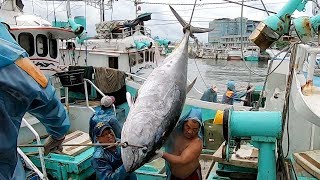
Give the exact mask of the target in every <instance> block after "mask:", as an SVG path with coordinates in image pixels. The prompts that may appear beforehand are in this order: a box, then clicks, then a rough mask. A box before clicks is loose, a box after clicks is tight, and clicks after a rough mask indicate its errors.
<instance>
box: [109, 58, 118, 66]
mask: <svg viewBox="0 0 320 180" xmlns="http://www.w3.org/2000/svg"><path fill="white" fill-rule="evenodd" d="M109 68H113V69H118V68H119V64H118V57H109Z"/></svg>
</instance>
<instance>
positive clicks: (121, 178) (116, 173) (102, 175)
mask: <svg viewBox="0 0 320 180" xmlns="http://www.w3.org/2000/svg"><path fill="white" fill-rule="evenodd" d="M91 164H92V167H93V168H94V170H95V172H96V176H97V178H98V179H99V180H136V179H137V177H136V175H135V174H134V173H127V172H126V170H125V169H124V166H123V162H122V159H121V148H120V147H117V148H116V150H115V151H112V150H110V149H107V148H106V149H104V148H103V147H96V149H95V152H94V153H93V158H92V160H91Z"/></svg>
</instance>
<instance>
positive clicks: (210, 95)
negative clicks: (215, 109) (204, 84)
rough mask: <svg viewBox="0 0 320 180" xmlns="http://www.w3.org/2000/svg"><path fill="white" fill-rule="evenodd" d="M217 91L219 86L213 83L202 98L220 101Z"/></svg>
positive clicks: (209, 100)
mask: <svg viewBox="0 0 320 180" xmlns="http://www.w3.org/2000/svg"><path fill="white" fill-rule="evenodd" d="M217 92H218V88H217V86H216V85H214V84H213V85H212V87H210V88H209V89H207V90H206V91H205V92H204V93H203V95H202V97H201V99H200V100H201V101H208V102H214V103H217V102H218V98H217V96H218V95H217Z"/></svg>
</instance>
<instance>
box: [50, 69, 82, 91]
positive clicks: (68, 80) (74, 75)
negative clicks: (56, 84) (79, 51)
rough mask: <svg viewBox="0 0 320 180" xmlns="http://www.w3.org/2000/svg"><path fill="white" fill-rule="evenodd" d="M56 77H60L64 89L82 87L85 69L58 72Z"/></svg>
mask: <svg viewBox="0 0 320 180" xmlns="http://www.w3.org/2000/svg"><path fill="white" fill-rule="evenodd" d="M55 75H56V76H57V77H59V79H60V82H61V84H62V86H63V87H70V86H75V85H80V84H83V77H84V69H77V70H70V71H66V72H58V73H56V74H55Z"/></svg>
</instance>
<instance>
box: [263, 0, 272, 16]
mask: <svg viewBox="0 0 320 180" xmlns="http://www.w3.org/2000/svg"><path fill="white" fill-rule="evenodd" d="M261 4H262V6H263V8H264V10H265V11H266V13H267V14H268V16H270V14H269V11H268V10H267V8H266V5H264V3H263V0H261Z"/></svg>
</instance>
